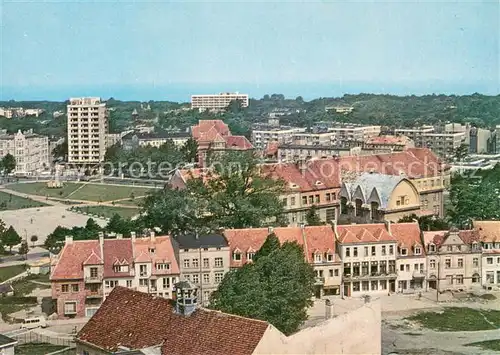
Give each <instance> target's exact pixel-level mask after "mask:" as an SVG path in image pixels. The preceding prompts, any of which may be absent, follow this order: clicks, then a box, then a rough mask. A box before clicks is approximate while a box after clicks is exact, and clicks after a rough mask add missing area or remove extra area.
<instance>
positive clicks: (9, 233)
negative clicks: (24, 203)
mask: <svg viewBox="0 0 500 355" xmlns="http://www.w3.org/2000/svg"><path fill="white" fill-rule="evenodd" d="M21 241H22V239H21V237H20V236H19V234H17V232H16V230H15V229H14V227H12V226H10V227H9V229H7V230H6V231H5V232H4V233H3V234H2V244H3V245H6V246H8V247H9V251H10V252H12V247H13V246H14V245H18V244H19V243H21Z"/></svg>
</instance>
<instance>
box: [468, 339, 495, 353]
mask: <svg viewBox="0 0 500 355" xmlns="http://www.w3.org/2000/svg"><path fill="white" fill-rule="evenodd" d="M465 346H477V347H479V348H481V349H483V350H494V351H498V352H500V339H495V340H486V341H479V342H477V343H470V344H466V345H465Z"/></svg>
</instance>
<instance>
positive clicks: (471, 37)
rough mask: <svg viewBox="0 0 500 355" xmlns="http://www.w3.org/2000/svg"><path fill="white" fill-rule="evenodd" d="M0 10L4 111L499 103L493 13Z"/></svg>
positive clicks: (192, 7) (282, 8)
mask: <svg viewBox="0 0 500 355" xmlns="http://www.w3.org/2000/svg"><path fill="white" fill-rule="evenodd" d="M0 6H1V13H0V21H1V33H0V34H1V43H0V49H1V54H0V65H1V67H0V82H1V88H0V100H9V99H17V100H28V99H32V100H41V99H48V100H64V99H66V98H68V97H71V96H83V95H92V96H101V97H103V98H108V97H114V98H118V99H123V100H132V99H137V100H149V99H155V100H174V101H178V100H183V101H187V100H189V96H190V95H191V94H193V93H197V94H201V93H217V92H221V91H239V92H245V93H249V94H250V95H251V96H253V97H261V96H263V95H264V94H266V93H274V92H276V93H283V94H285V95H286V96H288V97H295V96H297V95H302V96H303V97H304V98H306V99H312V98H315V97H320V96H323V97H325V96H341V95H343V94H344V93H359V92H374V93H392V94H400V95H404V94H417V95H420V94H426V93H455V94H465V93H474V92H480V93H484V94H492V95H497V94H499V93H500V60H499V58H500V45H499V42H500V5H499V2H498V1H468V2H450V1H425V0H424V1H419V2H409V1H385V2H381V1H364V2H354V1H348V0H344V1H336V2H327V1H321V2H319V1H318V2H309V3H303V2H302V3H301V2H285V1H279V2H257V1H244V2H236V1H226V2H209V1H198V2H182V3H181V2H167V1H163V2H159V1H147V2H146V1H144V2H140V1H71V0H66V1H46V2H40V1H26V0H24V1H9V0H2V1H0Z"/></svg>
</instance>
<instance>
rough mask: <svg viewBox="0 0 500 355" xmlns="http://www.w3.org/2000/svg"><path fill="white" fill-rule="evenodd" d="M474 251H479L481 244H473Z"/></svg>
mask: <svg viewBox="0 0 500 355" xmlns="http://www.w3.org/2000/svg"><path fill="white" fill-rule="evenodd" d="M472 250H479V244H477V243H476V242H474V243H472Z"/></svg>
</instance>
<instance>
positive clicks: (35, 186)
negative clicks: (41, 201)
mask: <svg viewBox="0 0 500 355" xmlns="http://www.w3.org/2000/svg"><path fill="white" fill-rule="evenodd" d="M7 188H8V189H10V190H14V191H17V192H21V193H24V194H27V195H39V196H47V197H52V198H59V199H69V200H82V201H95V202H106V201H114V200H125V201H128V200H131V202H132V203H133V201H134V200H135V198H137V197H141V196H145V195H147V194H148V193H150V192H152V191H154V188H148V187H136V186H130V185H108V184H96V183H78V182H65V183H64V185H63V186H62V187H60V188H49V187H47V184H46V183H45V182H33V183H20V184H19V183H18V184H11V185H8V186H7Z"/></svg>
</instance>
